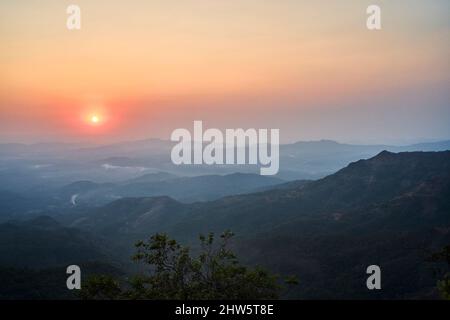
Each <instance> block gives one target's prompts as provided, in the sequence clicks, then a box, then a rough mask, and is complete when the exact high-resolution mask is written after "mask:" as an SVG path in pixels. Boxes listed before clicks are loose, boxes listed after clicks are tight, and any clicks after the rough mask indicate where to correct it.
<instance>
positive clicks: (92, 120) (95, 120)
mask: <svg viewBox="0 0 450 320" xmlns="http://www.w3.org/2000/svg"><path fill="white" fill-rule="evenodd" d="M99 121H100V119H99V118H98V116H95V115H94V116H92V117H91V122H92V123H95V124H96V123H98V122H99Z"/></svg>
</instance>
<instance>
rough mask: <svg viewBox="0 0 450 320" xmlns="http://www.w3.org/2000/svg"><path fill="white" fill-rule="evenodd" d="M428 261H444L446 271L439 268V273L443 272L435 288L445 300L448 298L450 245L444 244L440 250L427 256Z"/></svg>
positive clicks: (449, 286)
mask: <svg viewBox="0 0 450 320" xmlns="http://www.w3.org/2000/svg"><path fill="white" fill-rule="evenodd" d="M429 261H431V262H435V263H446V267H447V271H446V272H445V271H444V272H443V271H442V270H439V273H441V274H443V275H442V279H440V280H438V282H437V288H438V290H439V293H440V295H441V297H442V298H443V299H445V300H450V272H449V271H448V269H449V267H450V245H448V246H445V247H444V248H443V249H442V250H441V251H439V252H436V253H433V254H432V255H431V257H430V258H429Z"/></svg>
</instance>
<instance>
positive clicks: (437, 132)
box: [0, 0, 450, 144]
mask: <svg viewBox="0 0 450 320" xmlns="http://www.w3.org/2000/svg"><path fill="white" fill-rule="evenodd" d="M70 4H76V5H78V6H79V7H80V8H81V29H80V30H68V29H67V28H66V20H67V17H68V14H67V13H66V8H67V6H68V5H70ZM370 4H377V5H379V6H380V7H381V18H382V20H381V21H382V29H381V30H378V31H369V30H368V29H367V28H366V19H367V14H366V8H367V6H368V5H370ZM449 15H450V2H449V1H447V0H429V1H420V0H390V1H375V0H373V1H365V0H339V1H337V0H336V1H329V0H316V1H301V0H258V1H256V0H239V1H238V0H227V1H221V0H220V1H210V0H183V1H180V0H179V1H173V0H152V1H145V0H127V1H124V0H117V1H112V0H109V1H106V0H72V1H49V0H39V1H38V0H29V1H13V0H2V1H1V2H0V142H25V143H33V142H50V141H71V142H73V141H90V142H113V141H124V140H131V139H144V138H151V137H153V138H162V139H169V137H170V133H171V132H172V131H173V130H174V129H176V128H188V129H191V130H192V126H193V121H194V120H202V121H203V123H204V127H214V128H219V129H225V128H277V129H280V139H281V141H282V142H293V141H298V140H318V139H333V140H337V141H341V142H351V143H390V144H407V143H414V142H421V141H433V140H440V139H449V138H450V104H449V103H450V93H449V88H450V76H449V75H450V72H449V71H450V65H449V64H450V59H449V57H450V42H449V39H450V37H449V36H450V19H449ZM93 117H97V121H95V122H94V121H92V119H93Z"/></svg>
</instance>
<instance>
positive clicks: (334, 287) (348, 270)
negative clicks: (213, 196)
mask: <svg viewBox="0 0 450 320" xmlns="http://www.w3.org/2000/svg"><path fill="white" fill-rule="evenodd" d="M72 223H73V225H74V226H77V227H80V228H83V229H86V230H91V231H94V232H98V233H99V234H102V235H104V236H105V237H108V238H110V239H115V240H116V241H118V242H120V243H126V242H127V241H128V242H129V243H130V245H131V243H132V242H133V241H134V240H136V239H139V238H145V237H146V236H148V235H149V234H152V233H154V232H168V233H169V234H171V235H173V236H175V237H176V238H178V239H184V240H185V241H192V239H195V237H196V236H197V235H198V234H199V233H206V232H210V231H213V232H221V231H223V230H225V229H231V230H232V231H234V232H235V233H237V234H238V238H237V239H236V248H237V250H238V252H239V253H240V255H241V256H242V257H243V258H244V259H245V260H246V261H247V262H248V263H251V264H262V265H264V266H266V267H269V268H270V269H272V270H274V271H276V272H280V273H282V274H291V273H294V274H296V275H297V276H298V277H299V279H301V280H300V283H301V285H299V287H298V288H297V289H296V290H294V291H293V292H292V295H293V296H295V297H302V298H379V297H383V298H407V297H408V298H414V297H422V298H423V297H431V296H433V295H434V294H435V292H434V290H433V288H434V286H435V279H434V278H433V275H432V272H431V271H430V270H429V268H428V267H427V265H426V262H425V259H426V257H427V254H430V252H433V251H435V250H437V249H438V248H440V247H442V246H444V245H445V244H448V243H450V152H449V151H446V152H411V153H399V154H394V153H390V152H387V151H383V152H381V153H380V154H378V155H377V156H375V157H373V158H371V159H369V160H360V161H357V162H353V163H351V164H350V165H348V166H347V167H345V168H344V169H342V170H339V171H338V172H336V173H335V174H332V175H330V176H327V177H325V178H323V179H320V180H317V181H313V182H308V183H306V184H305V183H300V184H298V185H297V184H295V183H294V184H292V186H291V187H287V188H278V189H274V190H268V191H265V192H260V193H254V194H247V195H237V196H230V197H225V198H222V199H219V200H216V201H211V202H204V203H194V204H182V203H179V202H177V201H175V200H172V199H170V198H167V197H163V198H132V199H121V200H118V201H116V202H112V203H110V204H109V205H108V206H106V207H103V208H100V209H97V210H95V211H90V212H88V213H86V214H84V215H82V216H81V217H79V218H77V219H76V220H74V221H73V222H72ZM371 264H377V265H380V267H381V268H382V270H383V272H384V273H383V274H384V276H383V279H384V280H383V292H382V293H380V292H378V293H374V292H369V291H368V290H367V289H366V287H365V277H366V273H365V268H366V267H367V266H368V265H371Z"/></svg>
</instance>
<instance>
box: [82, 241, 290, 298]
mask: <svg viewBox="0 0 450 320" xmlns="http://www.w3.org/2000/svg"><path fill="white" fill-rule="evenodd" d="M232 236H233V234H232V233H231V232H225V233H223V234H222V235H221V237H220V238H221V241H220V243H219V244H217V245H216V244H215V243H214V234H213V233H210V234H209V235H207V236H200V254H199V255H198V256H197V257H192V256H191V255H190V250H189V248H188V247H185V246H182V245H180V244H179V243H178V242H177V241H175V240H173V239H170V238H169V237H168V236H167V235H166V234H155V235H153V236H152V237H151V238H150V239H149V240H148V241H146V242H144V241H140V242H138V243H137V244H136V247H137V253H136V254H135V255H134V257H133V259H134V260H135V261H137V262H142V263H145V264H147V265H148V266H149V267H150V268H149V272H148V273H147V274H144V275H138V276H135V277H134V278H132V279H131V280H129V281H128V282H127V283H126V284H124V285H122V286H120V285H119V282H118V281H116V280H114V279H113V278H111V277H108V276H101V277H93V278H91V279H89V280H88V281H87V282H86V283H84V284H83V286H82V290H81V297H82V298H84V299H276V298H278V295H279V292H280V290H281V286H280V285H279V284H278V279H277V277H276V276H274V275H271V274H270V273H268V272H267V271H265V270H263V269H261V268H248V267H245V266H243V265H241V264H239V262H238V260H237V258H236V256H235V255H234V253H233V252H232V251H231V250H230V249H229V248H228V245H229V240H230V239H231V237H232ZM295 283H296V280H295V281H294V280H293V279H290V281H289V284H295Z"/></svg>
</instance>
